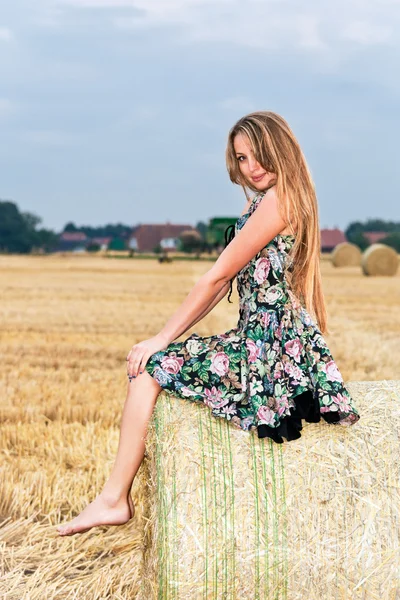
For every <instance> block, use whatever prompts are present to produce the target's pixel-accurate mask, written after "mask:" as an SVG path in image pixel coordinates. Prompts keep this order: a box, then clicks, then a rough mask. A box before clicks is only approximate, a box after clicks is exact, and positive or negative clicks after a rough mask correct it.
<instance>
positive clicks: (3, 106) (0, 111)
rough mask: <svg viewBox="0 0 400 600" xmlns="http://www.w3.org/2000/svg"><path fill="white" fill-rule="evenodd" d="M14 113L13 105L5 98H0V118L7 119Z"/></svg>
mask: <svg viewBox="0 0 400 600" xmlns="http://www.w3.org/2000/svg"><path fill="white" fill-rule="evenodd" d="M12 112H14V105H13V103H12V102H11V101H10V100H8V99H7V98H0V117H7V116H8V115H10V114H11V113H12Z"/></svg>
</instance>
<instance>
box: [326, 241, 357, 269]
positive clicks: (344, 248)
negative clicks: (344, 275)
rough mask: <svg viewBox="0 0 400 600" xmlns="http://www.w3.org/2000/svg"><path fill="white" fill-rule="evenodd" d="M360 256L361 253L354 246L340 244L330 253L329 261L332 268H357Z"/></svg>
mask: <svg viewBox="0 0 400 600" xmlns="http://www.w3.org/2000/svg"><path fill="white" fill-rule="evenodd" d="M361 256H362V252H361V250H360V248H359V247H358V246H356V244H351V243H350V242H341V243H340V244H338V245H337V246H335V248H334V250H333V252H332V253H331V261H332V264H333V266H334V267H359V266H360V264H361Z"/></svg>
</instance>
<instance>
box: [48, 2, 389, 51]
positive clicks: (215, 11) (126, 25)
mask: <svg viewBox="0 0 400 600" xmlns="http://www.w3.org/2000/svg"><path fill="white" fill-rule="evenodd" d="M58 2H59V4H62V5H64V6H65V5H69V6H73V7H76V8H99V9H100V8H108V9H121V8H123V9H132V12H131V13H130V12H129V10H126V11H125V14H123V15H121V14H117V13H115V14H114V15H111V19H112V22H113V24H114V26H115V27H117V28H119V29H125V30H126V29H137V28H143V27H146V26H153V25H162V24H164V25H166V24H174V25H181V26H183V28H182V36H183V38H184V40H186V41H193V40H195V41H196V40H197V41H229V42H231V43H236V44H238V45H247V46H250V47H255V48H262V47H265V48H279V47H281V48H286V47H288V48H293V47H297V48H301V49H303V50H304V51H306V50H315V51H317V52H320V51H321V50H325V51H327V50H329V49H333V47H335V46H336V45H337V44H338V43H343V40H347V41H349V42H354V43H358V44H363V45H365V44H369V45H377V44H386V43H387V42H388V41H390V40H391V38H392V36H393V32H394V29H395V27H396V23H399V21H400V3H399V2H398V0H396V1H393V0H336V2H335V3H334V4H326V3H321V2H319V1H317V0H308V2H307V3H304V2H303V3H301V2H299V1H298V0H287V1H286V2H285V3H282V2H279V1H277V0H247V2H245V3H242V2H239V1H238V0H236V1H235V0H212V1H211V0H58Z"/></svg>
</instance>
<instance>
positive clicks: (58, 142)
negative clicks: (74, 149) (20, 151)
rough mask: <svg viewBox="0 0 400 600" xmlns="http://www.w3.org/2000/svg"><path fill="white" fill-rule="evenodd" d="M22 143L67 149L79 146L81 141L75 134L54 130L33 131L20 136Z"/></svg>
mask: <svg viewBox="0 0 400 600" xmlns="http://www.w3.org/2000/svg"><path fill="white" fill-rule="evenodd" d="M21 138H22V141H24V142H28V143H31V144H33V145H35V146H47V147H58V148H63V147H69V146H75V145H77V144H79V143H80V142H81V141H82V140H81V138H80V136H78V135H77V134H73V133H69V132H68V131H60V130H55V129H33V130H29V131H25V132H24V133H22V134H21Z"/></svg>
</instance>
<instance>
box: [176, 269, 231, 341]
mask: <svg viewBox="0 0 400 600" xmlns="http://www.w3.org/2000/svg"><path fill="white" fill-rule="evenodd" d="M229 287H230V282H229V281H228V283H226V284H225V285H224V287H223V288H222V290H221V291H220V292H219V294H217V296H215V298H214V300H212V302H210V304H209V305H208V306H207V308H206V309H205V310H204V311H203V312H202V314H201V315H200V316H199V317H197V318H196V319H195V320H194V321H193V322H192V323H191V324H190V325H189V327H188V328H187V329H185V331H183V333H185V332H186V331H187V330H188V329H190V328H191V327H193V325H196V323H198V322H199V321H201V320H202V319H204V317H205V316H206V315H208V313H209V312H211V311H212V309H213V308H214V306H216V305H217V304H218V302H220V301H221V300H222V298H223V297H224V296H226V294H227V293H228V291H229ZM181 335H182V334H181Z"/></svg>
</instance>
